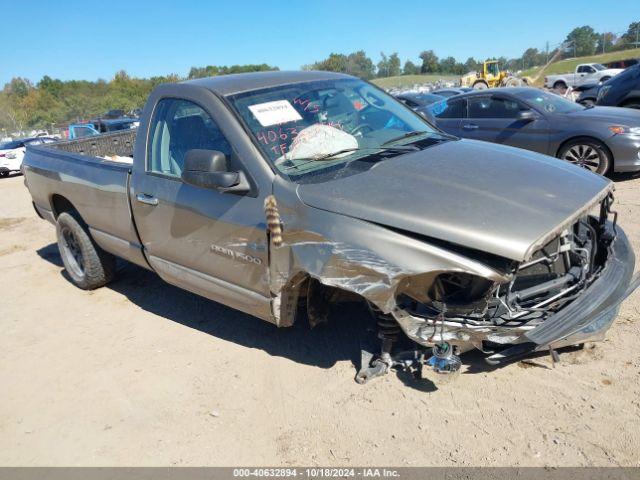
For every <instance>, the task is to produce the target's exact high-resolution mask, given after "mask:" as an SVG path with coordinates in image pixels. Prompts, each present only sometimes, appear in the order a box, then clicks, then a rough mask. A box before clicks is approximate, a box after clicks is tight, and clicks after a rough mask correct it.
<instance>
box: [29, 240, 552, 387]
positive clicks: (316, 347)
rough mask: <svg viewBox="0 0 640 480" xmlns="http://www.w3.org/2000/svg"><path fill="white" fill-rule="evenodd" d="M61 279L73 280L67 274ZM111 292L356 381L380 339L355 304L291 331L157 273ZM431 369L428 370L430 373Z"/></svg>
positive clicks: (126, 272) (473, 359)
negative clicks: (348, 367) (342, 366)
mask: <svg viewBox="0 0 640 480" xmlns="http://www.w3.org/2000/svg"><path fill="white" fill-rule="evenodd" d="M37 253H38V255H39V256H40V257H41V258H43V259H45V260H47V261H48V262H50V263H52V264H54V265H56V266H57V267H60V268H63V264H62V260H61V258H60V254H59V252H58V247H57V245H56V244H54V243H52V244H50V245H47V246H46V247H43V248H41V249H39V250H38V251H37ZM62 276H64V277H65V280H67V281H70V280H69V278H68V277H67V275H66V273H65V272H64V270H63V271H62ZM106 288H110V289H111V290H114V291H116V292H118V293H120V294H121V295H124V296H125V297H127V298H128V299H129V300H130V301H131V302H133V303H135V304H136V305H137V306H139V307H140V308H142V309H143V310H146V311H148V312H151V313H154V314H155V315H158V316H161V317H164V318H166V319H168V320H171V321H174V322H178V323H180V324H182V325H185V326H187V327H189V328H194V329H196V330H199V331H201V332H204V333H207V334H209V335H213V336H215V337H217V338H221V339H223V340H227V341H229V342H233V343H236V344H238V345H242V346H244V347H247V348H257V349H260V350H263V351H265V352H267V353H269V354H270V355H273V356H277V357H283V358H288V359H290V360H292V361H294V362H297V363H302V364H305V365H313V366H315V367H320V368H331V367H332V366H334V365H335V364H336V362H338V361H342V360H349V361H351V363H352V365H353V366H354V372H353V373H354V376H355V373H356V370H357V368H359V366H360V351H361V348H362V347H363V346H366V347H368V348H369V349H370V350H369V351H375V349H376V348H377V346H375V345H374V344H372V339H373V342H376V340H375V335H372V334H371V323H370V320H369V312H368V311H367V310H366V308H365V307H364V306H363V305H359V304H356V303H353V304H345V305H342V306H340V309H339V310H336V311H333V312H332V314H331V316H330V317H331V320H330V322H329V323H328V324H326V325H321V326H319V327H316V328H314V329H310V328H309V326H308V324H307V323H306V322H305V321H300V322H297V323H296V324H295V325H294V326H293V327H291V328H277V327H276V326H275V325H272V324H270V323H267V322H265V321H263V320H260V319H258V318H255V317H252V316H250V315H246V314H244V313H242V312H239V311H237V310H234V309H231V308H228V307H226V306H224V305H222V304H219V303H216V302H213V301H211V300H208V299H206V298H203V297H200V296H198V295H196V294H193V293H190V292H187V291H185V290H182V289H180V288H178V287H174V286H172V285H169V284H168V283H165V282H164V281H163V280H161V279H160V277H158V276H157V275H156V274H155V273H153V272H150V271H148V270H145V269H143V268H140V267H138V266H136V265H133V264H130V263H126V262H122V263H120V264H119V268H118V277H117V279H116V280H115V281H113V282H112V283H110V284H109V285H108V286H107V287H106ZM372 348H373V349H374V350H371V349H372ZM544 355H548V353H546V352H541V353H538V354H535V355H533V356H532V357H529V358H533V359H535V358H537V357H541V356H544ZM484 357H485V355H484V354H483V353H481V352H477V351H474V352H469V353H466V354H464V356H463V363H464V364H465V365H467V369H466V372H465V373H466V374H475V373H484V372H490V371H492V370H494V369H495V368H496V367H491V366H489V365H488V364H487V363H486V362H485V361H484ZM498 368H499V367H498ZM426 369H427V367H425V371H426ZM396 375H397V377H398V379H399V380H400V381H401V382H402V383H403V384H405V385H406V386H408V387H410V388H414V389H416V390H420V391H424V392H432V391H435V390H437V386H436V385H435V384H434V383H433V382H432V381H431V380H429V379H428V378H424V377H423V378H416V377H415V376H414V375H413V374H411V373H410V372H405V371H398V372H396ZM428 375H429V376H431V375H432V374H431V373H428ZM373 381H375V380H373Z"/></svg>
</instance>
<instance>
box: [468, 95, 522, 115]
mask: <svg viewBox="0 0 640 480" xmlns="http://www.w3.org/2000/svg"><path fill="white" fill-rule="evenodd" d="M520 110H526V108H525V107H524V106H522V105H521V104H520V103H519V102H516V101H515V100H509V99H507V98H499V97H474V98H469V118H516V117H517V116H518V112H519V111H520Z"/></svg>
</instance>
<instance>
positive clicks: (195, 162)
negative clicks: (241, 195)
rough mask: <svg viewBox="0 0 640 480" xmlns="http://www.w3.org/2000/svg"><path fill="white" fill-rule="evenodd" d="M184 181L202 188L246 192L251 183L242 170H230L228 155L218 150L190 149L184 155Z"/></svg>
mask: <svg viewBox="0 0 640 480" xmlns="http://www.w3.org/2000/svg"><path fill="white" fill-rule="evenodd" d="M181 177H182V181H183V182H185V183H188V184H189V185H194V186H196V187H201V188H215V189H217V190H221V191H229V192H246V191H248V190H249V185H248V183H247V181H246V178H245V177H244V175H243V174H242V172H230V171H229V169H228V166H227V157H226V156H225V154H224V153H222V152H218V151H217V150H198V149H194V150H189V151H188V152H187V153H186V154H185V156H184V167H183V169H182V175H181Z"/></svg>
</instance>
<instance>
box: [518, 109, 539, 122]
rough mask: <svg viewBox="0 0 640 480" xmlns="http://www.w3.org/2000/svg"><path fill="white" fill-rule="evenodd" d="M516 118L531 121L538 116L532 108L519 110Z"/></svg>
mask: <svg viewBox="0 0 640 480" xmlns="http://www.w3.org/2000/svg"><path fill="white" fill-rule="evenodd" d="M516 118H517V119H518V120H520V121H523V122H533V121H534V120H535V119H537V118H538V114H536V112H534V111H533V110H521V111H520V112H518V116H517V117H516Z"/></svg>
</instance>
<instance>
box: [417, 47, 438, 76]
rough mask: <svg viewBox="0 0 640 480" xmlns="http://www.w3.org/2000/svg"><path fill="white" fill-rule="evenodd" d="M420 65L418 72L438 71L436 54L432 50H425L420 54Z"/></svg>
mask: <svg viewBox="0 0 640 480" xmlns="http://www.w3.org/2000/svg"><path fill="white" fill-rule="evenodd" d="M420 59H421V60H422V66H421V67H420V73H434V72H437V71H438V56H437V55H436V54H435V53H434V51H433V50H425V51H424V52H422V53H421V54H420Z"/></svg>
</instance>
